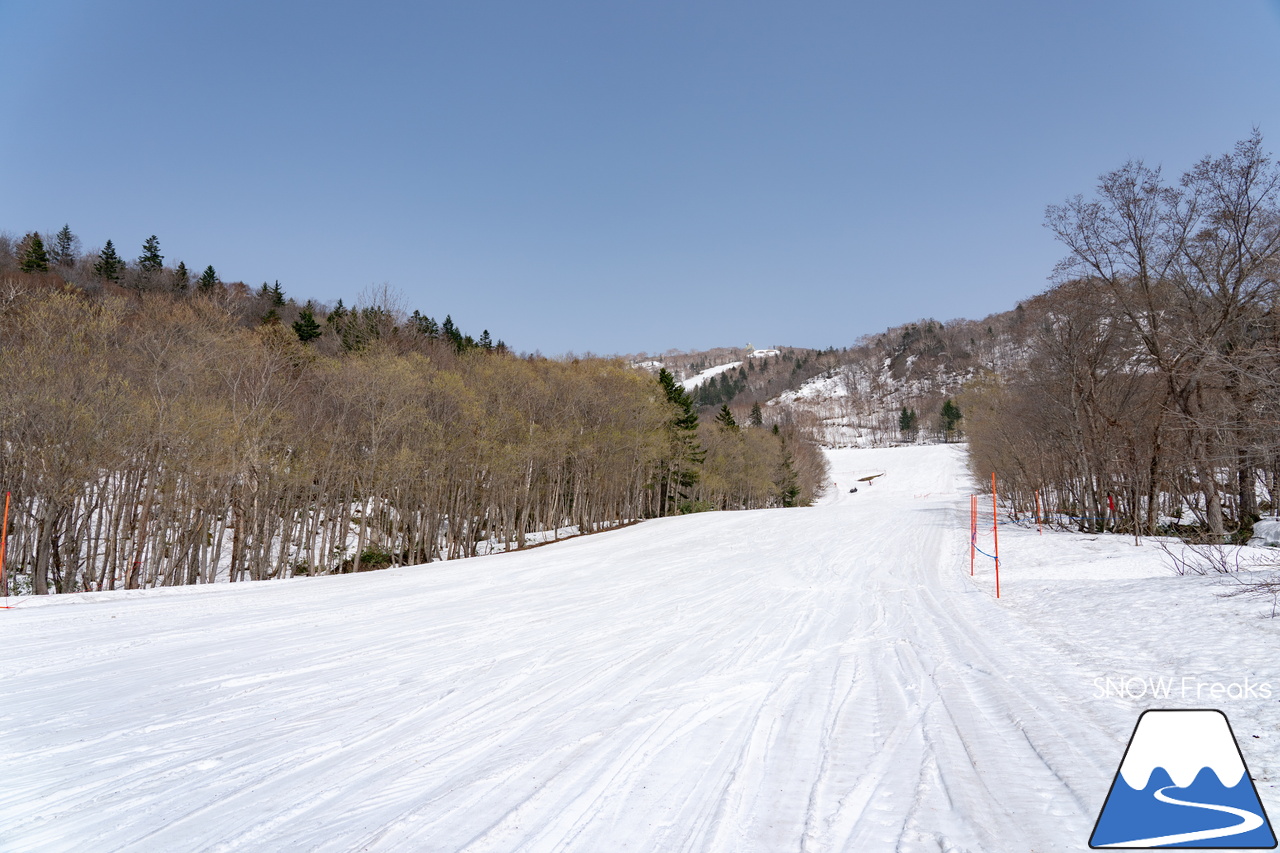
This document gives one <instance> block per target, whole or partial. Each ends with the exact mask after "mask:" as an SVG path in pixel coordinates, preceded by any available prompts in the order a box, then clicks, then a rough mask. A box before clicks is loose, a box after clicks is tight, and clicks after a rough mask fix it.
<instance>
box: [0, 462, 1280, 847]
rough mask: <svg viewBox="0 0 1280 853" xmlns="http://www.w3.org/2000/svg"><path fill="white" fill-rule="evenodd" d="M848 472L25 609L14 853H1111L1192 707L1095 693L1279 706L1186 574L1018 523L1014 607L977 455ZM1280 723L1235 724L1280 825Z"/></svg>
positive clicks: (12, 730) (0, 630)
mask: <svg viewBox="0 0 1280 853" xmlns="http://www.w3.org/2000/svg"><path fill="white" fill-rule="evenodd" d="M830 458H831V461H832V465H833V472H834V480H835V481H836V483H838V484H840V486H839V489H837V490H833V491H832V492H831V494H830V495H829V496H828V497H827V498H826V499H825V500H824V501H823V502H822V504H821V505H819V506H816V507H812V508H808V509H794V510H760V511H753V512H738V513H706V514H700V515H695V516H684V517H679V518H670V519H659V520H655V521H650V522H645V523H643V524H640V525H637V526H634V527H630V528H626V529H623V530H617V531H612V532H608V533H602V534H598V535H594V536H588V537H582V538H579V539H574V540H570V541H567V542H563V543H560V544H556V545H552V546H548V547H544V548H538V549H534V550H530V551H525V552H515V553H508V554H497V555H492V556H487V557H479V558H475V559H470V560H460V561H455V562H449V563H435V564H431V565H428V566H419V567H410V568H400V569H390V570H386V571H381V572H374V573H369V574H362V575H343V576H336V577H323V578H299V579H294V580H288V581H277V582H262V583H255V584H236V585H226V586H215V587H181V588H172V589H160V590H151V591H146V592H130V593H124V592H120V593H104V594H96V595H84V596H68V597H65V598H62V597H56V598H49V599H44V600H35V599H24V600H22V601H20V602H18V603H17V604H18V606H17V607H16V609H14V610H10V611H0V643H2V644H3V647H4V648H5V649H6V654H5V655H4V658H3V660H2V661H0V697H2V698H0V767H4V768H5V770H4V776H3V778H4V784H3V785H0V827H4V830H3V835H0V849H4V850H6V851H59V850H67V851H72V850H75V851H82V850H94V851H115V850H121V851H123V850H129V851H174V850H192V851H196V850H199V851H205V850H207V851H232V850H245V851H251V850H252V851H256V850H279V851H286V850H306V851H349V850H368V851H403V850H421V851H464V850H465V851H471V852H472V853H479V851H516V850H519V851H563V850H574V851H591V853H596V851H623V850H637V851H724V853H729V852H730V851H735V853H736V851H770V853H777V852H778V851H837V850H847V851H860V853H861V851H881V850H886V851H887V850H905V851H915V850H947V851H1006V850H1007V851H1027V850H1036V851H1056V850H1080V849H1084V848H1085V847H1086V845H1087V839H1088V834H1089V832H1090V830H1091V829H1092V825H1093V821H1094V818H1095V817H1096V816H1097V811H1098V809H1099V807H1100V806H1101V804H1102V801H1103V799H1104V798H1105V796H1106V793H1107V788H1108V786H1109V785H1110V782H1111V779H1112V776H1113V775H1114V773H1115V772H1116V768H1117V765H1118V762H1119V760H1120V756H1121V753H1122V752H1123V749H1124V745H1125V743H1126V741H1127V739H1128V736H1129V734H1130V732H1131V731H1132V727H1133V724H1134V722H1135V721H1136V719H1137V715H1138V713H1139V712H1140V711H1141V710H1143V709H1144V708H1146V707H1178V706H1179V705H1178V703H1177V702H1171V701H1168V700H1165V699H1162V700H1160V703H1159V704H1154V705H1153V704H1150V703H1149V702H1146V703H1144V702H1142V701H1134V700H1131V699H1128V698H1121V697H1116V696H1103V697H1098V696H1096V695H1095V694H1096V688H1095V686H1094V679H1095V678H1096V677H1098V676H1106V675H1111V674H1129V673H1131V672H1142V673H1155V672H1164V671H1166V670H1177V671H1178V672H1179V673H1181V672H1182V671H1183V670H1187V673H1188V674H1191V675H1196V676H1201V675H1203V676H1204V677H1222V678H1238V676H1242V675H1244V674H1246V673H1248V674H1251V675H1252V676H1253V677H1255V678H1260V679H1264V680H1265V679H1267V678H1269V679H1271V681H1272V683H1274V684H1275V685H1276V686H1277V689H1278V691H1280V671H1277V670H1278V669H1280V668H1278V667H1277V666H1276V663H1275V658H1276V655H1275V654H1274V649H1275V648H1276V642H1275V641H1276V634H1277V630H1276V629H1277V625H1276V624H1275V623H1274V622H1272V621H1271V620H1261V619H1257V618H1254V616H1253V614H1254V612H1255V611H1256V610H1257V609H1258V606H1257V604H1256V603H1252V604H1248V603H1243V602H1242V601H1241V600H1239V599H1221V598H1217V597H1215V595H1214V592H1215V591H1216V590H1217V587H1216V586H1215V585H1214V583H1213V581H1212V580H1211V579H1205V578H1180V577H1173V576H1170V575H1169V574H1168V573H1167V572H1165V571H1164V570H1163V569H1161V568H1160V566H1159V561H1158V557H1156V556H1155V555H1156V554H1157V553H1158V552H1156V549H1155V548H1154V547H1143V548H1134V546H1133V545H1132V540H1121V539H1120V538H1119V537H1094V538H1092V539H1090V538H1089V537H1078V536H1075V535H1073V534H1061V533H1055V534H1050V533H1048V532H1046V534H1045V535H1044V536H1043V537H1039V536H1037V535H1036V533H1035V530H1034V529H1031V530H1029V531H1028V530H1020V529H1017V528H1012V527H1007V526H1006V527H1004V528H1002V529H1001V557H1002V560H1003V566H1002V574H1001V581H1002V591H1003V593H1004V598H1002V600H1000V601H998V602H997V601H996V600H994V598H993V597H992V595H991V584H990V580H991V578H990V569H989V567H985V566H982V565H980V566H979V571H980V574H979V576H978V577H977V578H975V579H973V580H971V579H970V578H969V575H968V541H967V538H968V499H967V495H968V494H969V491H970V490H971V488H972V484H971V480H970V478H969V477H968V475H967V474H966V473H965V472H964V469H963V463H964V458H963V450H962V449H961V448H959V447H956V446H930V447H907V448H896V449H888V450H837V451H831V452H830ZM881 471H883V472H885V476H884V477H882V478H880V479H878V480H877V481H876V482H875V483H874V484H873V485H871V486H866V485H865V484H862V483H858V487H859V492H858V494H848V488H850V487H851V486H852V485H853V483H854V481H855V480H856V479H857V478H858V477H862V476H866V475H868V474H871V473H879V472H881ZM1006 530H1007V531H1009V532H1008V533H1007V534H1006ZM1109 540H1110V541H1109ZM1126 548H1127V549H1130V550H1128V551H1126V550H1124V549H1126ZM1139 552H1140V553H1141V556H1135V555H1136V554H1138V553H1139ZM1113 553H1123V554H1124V557H1122V558H1115V559H1111V558H1110V555H1111V554H1113ZM1228 636H1229V637H1231V640H1230V641H1229V642H1228V641H1226V640H1225V639H1224V638H1225V637H1228ZM1275 698H1280V692H1278V693H1277V696H1276V697H1275ZM1278 704H1280V703H1277V702H1276V701H1275V700H1274V699H1273V701H1271V702H1270V703H1263V702H1257V701H1250V702H1244V701H1242V702H1240V703H1238V706H1237V707H1235V708H1233V707H1230V706H1228V707H1225V708H1224V710H1225V711H1226V712H1227V713H1228V715H1229V716H1230V717H1231V720H1232V724H1233V726H1234V728H1235V731H1236V733H1237V736H1239V737H1240V738H1241V739H1242V741H1245V742H1242V744H1241V745H1242V747H1243V748H1244V750H1245V757H1246V760H1247V761H1248V763H1249V766H1250V769H1251V770H1252V771H1253V774H1254V777H1255V779H1256V780H1258V789H1259V793H1260V794H1261V796H1262V798H1263V802H1264V804H1265V805H1267V806H1268V807H1269V808H1270V809H1271V810H1272V813H1273V814H1275V813H1276V812H1277V811H1280V803H1277V797H1276V791H1275V787H1274V786H1275V782H1274V778H1275V776H1274V774H1275V773H1276V772H1277V771H1280V763H1278V762H1277V757H1280V738H1277V736H1276V732H1277V724H1280V715H1277V713H1276V711H1277V705H1278ZM1186 706H1187V707H1201V706H1203V703H1201V705H1196V703H1195V702H1194V701H1193V700H1189V704H1186ZM1252 735H1256V736H1257V737H1251V736H1252ZM1264 774H1265V776H1266V778H1265V779H1264V778H1263V775H1264Z"/></svg>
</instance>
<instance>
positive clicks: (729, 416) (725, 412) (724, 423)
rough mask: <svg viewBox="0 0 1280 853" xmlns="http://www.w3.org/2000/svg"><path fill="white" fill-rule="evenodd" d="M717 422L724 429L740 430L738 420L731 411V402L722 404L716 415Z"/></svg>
mask: <svg viewBox="0 0 1280 853" xmlns="http://www.w3.org/2000/svg"><path fill="white" fill-rule="evenodd" d="M716 423H717V424H719V425H720V427H721V428H722V429H730V430H733V431H734V432H737V431H738V422H737V421H735V420H734V419H733V412H731V411H729V404H728V403H724V404H723V405H721V406H720V411H719V413H718V414H717V415H716Z"/></svg>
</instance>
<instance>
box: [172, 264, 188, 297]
mask: <svg viewBox="0 0 1280 853" xmlns="http://www.w3.org/2000/svg"><path fill="white" fill-rule="evenodd" d="M190 284H191V273H189V272H187V265H186V264H184V263H183V262H182V261H178V268H177V269H175V270H174V271H173V289H174V290H176V291H178V292H179V293H185V292H186V290H187V287H188V286H189V285H190Z"/></svg>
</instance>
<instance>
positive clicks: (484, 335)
mask: <svg viewBox="0 0 1280 853" xmlns="http://www.w3.org/2000/svg"><path fill="white" fill-rule="evenodd" d="M477 345H478V346H479V347H480V348H481V349H483V350H484V351H485V352H492V351H493V338H491V337H489V330H488V329H485V330H484V331H483V332H481V333H480V340H479V341H478V342H477Z"/></svg>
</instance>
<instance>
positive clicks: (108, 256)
mask: <svg viewBox="0 0 1280 853" xmlns="http://www.w3.org/2000/svg"><path fill="white" fill-rule="evenodd" d="M93 274H94V275H96V276H97V277H98V278H102V279H106V280H107V281H119V280H120V276H122V275H123V274H124V261H122V260H120V256H119V255H118V254H116V247H115V246H114V245H113V244H112V243H111V241H110V240H108V241H107V244H106V245H105V246H103V247H102V252H101V253H99V255H98V262H97V263H96V264H94V265H93Z"/></svg>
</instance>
